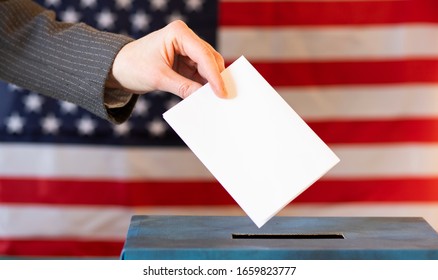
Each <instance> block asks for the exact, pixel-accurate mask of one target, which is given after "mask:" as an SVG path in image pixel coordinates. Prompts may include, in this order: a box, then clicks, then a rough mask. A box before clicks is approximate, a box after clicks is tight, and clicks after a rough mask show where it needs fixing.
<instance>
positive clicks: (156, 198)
mask: <svg viewBox="0 0 438 280" xmlns="http://www.w3.org/2000/svg"><path fill="white" fill-rule="evenodd" d="M0 203H44V204H51V205H53V204H55V205H56V204H58V205H64V204H67V205H69V204H73V205H125V206H139V205H151V206H153V205H162V206H164V205H183V206H190V205H230V204H234V201H233V199H232V198H231V197H230V196H229V194H228V193H227V192H226V191H225V190H224V189H223V188H222V186H220V185H219V184H218V183H216V182H214V181H205V182H203V181H193V182H172V181H147V182H130V181H104V180H96V181H94V180H93V181H91V180H90V181H81V180H76V179H71V180H56V179H48V178H32V179H22V178H0Z"/></svg>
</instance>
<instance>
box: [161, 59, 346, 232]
mask: <svg viewBox="0 0 438 280" xmlns="http://www.w3.org/2000/svg"><path fill="white" fill-rule="evenodd" d="M222 77H223V79H224V81H225V85H226V88H227V91H228V93H229V94H231V95H232V96H234V98H231V99H221V98H218V97H217V96H215V95H214V93H213V91H212V90H211V87H210V85H209V84H206V85H205V86H203V87H202V88H201V89H199V90H198V91H196V92H195V93H193V94H192V95H190V96H189V97H187V98H186V99H184V100H183V101H181V102H180V103H178V104H177V105H175V106H174V107H173V108H171V109H170V110H169V111H167V112H165V113H164V114H163V117H164V119H165V120H166V121H167V122H168V123H169V125H170V126H171V127H172V128H173V129H174V130H175V131H176V133H178V135H179V136H180V137H181V138H182V140H183V141H184V142H185V143H186V144H187V146H188V147H189V148H190V149H191V150H192V151H193V153H194V154H195V155H196V156H197V157H198V158H199V159H200V160H201V162H202V163H203V164H204V165H205V166H206V167H207V169H208V170H209V171H210V172H211V173H212V174H213V176H214V177H215V178H216V179H217V180H218V181H219V182H220V183H221V185H222V186H223V187H224V188H225V189H226V190H227V191H228V192H229V194H230V195H231V196H232V197H233V198H234V200H235V201H236V202H237V203H238V204H239V205H240V207H241V208H242V209H243V210H244V211H245V213H246V214H247V215H248V216H249V217H250V218H251V219H252V220H253V221H254V223H255V224H256V225H257V226H258V227H261V226H263V225H264V224H265V223H266V222H267V221H268V220H269V219H270V218H272V217H273V216H274V215H275V214H277V213H278V212H279V211H280V210H281V209H282V208H283V207H284V206H286V205H287V204H289V203H290V202H291V201H292V200H293V199H294V198H296V197H297V196H298V195H299V194H300V193H301V192H303V191H304V190H305V189H306V188H308V187H309V186H310V185H311V184H313V183H314V182H315V181H316V180H318V179H319V178H320V177H321V176H322V175H324V174H325V173H326V172H327V171H328V170H330V169H331V168H332V167H333V166H334V165H335V164H336V163H338V162H339V158H338V157H337V156H336V155H335V154H334V153H333V152H332V151H331V150H330V149H329V148H328V147H327V145H326V144H325V143H324V142H323V141H322V140H321V139H320V138H319V137H318V136H317V135H316V134H315V133H314V132H313V131H312V130H311V129H310V128H309V127H308V125H307V124H306V123H305V122H304V121H303V120H302V119H301V118H300V117H299V116H298V115H297V114H296V113H295V111H294V110H293V109H292V108H291V107H290V106H289V105H288V104H287V103H286V102H285V101H284V100H283V99H282V98H281V96H280V95H279V94H278V93H277V92H276V91H275V89H274V88H272V87H271V86H270V85H269V84H268V82H267V81H266V80H265V79H264V78H263V77H262V76H261V75H260V74H259V73H258V72H257V70H256V69H255V68H254V67H253V66H252V65H251V64H250V63H249V62H248V61H247V60H246V59H245V58H244V57H243V56H242V57H240V58H239V59H237V60H236V61H235V62H234V63H233V64H231V65H230V66H229V67H228V68H227V69H225V71H223V72H222Z"/></svg>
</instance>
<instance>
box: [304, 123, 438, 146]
mask: <svg viewBox="0 0 438 280" xmlns="http://www.w3.org/2000/svg"><path fill="white" fill-rule="evenodd" d="M308 124H309V126H310V127H311V128H312V129H313V131H315V133H316V134H318V136H319V137H320V138H321V139H322V140H323V141H324V142H326V143H329V144H344V143H347V144H348V143H350V144H351V143H406V142H417V143H418V142H421V143H433V142H438V118H437V119H404V120H385V121H384V120H375V121H354V120H348V121H321V122H312V121H310V122H308Z"/></svg>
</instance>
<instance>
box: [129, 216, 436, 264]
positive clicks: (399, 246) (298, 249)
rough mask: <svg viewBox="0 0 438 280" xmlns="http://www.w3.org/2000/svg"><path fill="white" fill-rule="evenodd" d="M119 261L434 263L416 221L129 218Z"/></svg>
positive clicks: (428, 232)
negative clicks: (263, 221)
mask: <svg viewBox="0 0 438 280" xmlns="http://www.w3.org/2000/svg"><path fill="white" fill-rule="evenodd" d="M121 258H122V259H438V234H437V232H436V231H435V230H434V229H433V228H432V227H431V226H430V225H429V224H428V223H427V222H426V221H425V220H424V219H423V218H421V217H274V218H272V219H271V220H270V221H269V222H268V223H266V224H265V225H264V226H263V227H262V228H257V226H255V225H254V223H253V222H252V221H251V220H250V219H249V218H248V217H245V216H133V217H132V220H131V224H130V227H129V230H128V233H127V237H126V240H125V244H124V247H123V251H122V254H121Z"/></svg>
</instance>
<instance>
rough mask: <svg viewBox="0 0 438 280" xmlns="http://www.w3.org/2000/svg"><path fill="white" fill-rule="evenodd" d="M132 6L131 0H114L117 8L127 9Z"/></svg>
mask: <svg viewBox="0 0 438 280" xmlns="http://www.w3.org/2000/svg"><path fill="white" fill-rule="evenodd" d="M131 6H132V0H116V7H117V8H119V9H124V10H129V9H130V8H131Z"/></svg>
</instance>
